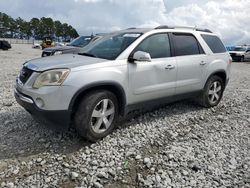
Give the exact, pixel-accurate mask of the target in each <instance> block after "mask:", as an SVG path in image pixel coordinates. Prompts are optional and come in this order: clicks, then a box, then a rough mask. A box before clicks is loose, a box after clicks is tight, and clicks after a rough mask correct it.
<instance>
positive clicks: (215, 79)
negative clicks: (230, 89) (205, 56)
mask: <svg viewBox="0 0 250 188" xmlns="http://www.w3.org/2000/svg"><path fill="white" fill-rule="evenodd" d="M223 92H224V83H223V80H222V79H221V78H220V77H219V76H212V77H210V78H209V79H208V81H207V83H206V85H205V87H204V90H203V92H202V94H201V97H200V104H201V105H202V106H204V107H207V108H209V107H214V106H217V105H218V104H219V102H220V101H221V98H222V96H223Z"/></svg>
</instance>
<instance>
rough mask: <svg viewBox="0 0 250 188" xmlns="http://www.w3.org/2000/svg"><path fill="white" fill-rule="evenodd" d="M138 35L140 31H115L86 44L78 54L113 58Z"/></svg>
mask: <svg viewBox="0 0 250 188" xmlns="http://www.w3.org/2000/svg"><path fill="white" fill-rule="evenodd" d="M140 36H141V33H119V34H117V33H116V34H113V35H108V36H104V37H102V38H101V39H99V40H97V41H95V42H93V43H91V44H89V45H88V46H86V47H85V48H84V50H82V52H81V53H79V54H80V55H86V56H91V57H98V58H102V59H108V60H114V59H116V58H117V57H118V56H119V55H120V54H121V53H122V52H123V51H124V50H125V49H127V47H128V46H129V45H130V44H132V43H133V42H134V41H135V40H136V39H137V38H139V37H140Z"/></svg>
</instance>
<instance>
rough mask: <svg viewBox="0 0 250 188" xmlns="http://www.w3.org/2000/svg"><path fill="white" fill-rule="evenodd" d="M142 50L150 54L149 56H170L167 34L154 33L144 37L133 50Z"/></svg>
mask: <svg viewBox="0 0 250 188" xmlns="http://www.w3.org/2000/svg"><path fill="white" fill-rule="evenodd" d="M134 51H135V52H136V51H143V52H147V53H149V54H150V56H151V58H163V57H170V56H171V53H170V44H169V38H168V35H167V34H156V35H152V36H150V37H148V38H146V39H145V40H144V41H142V43H141V44H139V46H137V48H136V49H135V50H134Z"/></svg>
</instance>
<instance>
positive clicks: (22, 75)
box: [19, 67, 33, 84]
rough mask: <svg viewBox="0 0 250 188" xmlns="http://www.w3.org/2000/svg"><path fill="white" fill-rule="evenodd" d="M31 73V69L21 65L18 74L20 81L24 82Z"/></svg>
mask: <svg viewBox="0 0 250 188" xmlns="http://www.w3.org/2000/svg"><path fill="white" fill-rule="evenodd" d="M32 73H33V70H30V69H28V68H27V67H23V68H22V70H21V71H20V74H19V79H20V81H21V82H22V83H23V84H25V83H26V82H27V80H28V79H29V78H30V76H31V75H32Z"/></svg>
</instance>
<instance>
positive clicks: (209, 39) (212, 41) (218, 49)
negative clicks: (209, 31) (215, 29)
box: [201, 35, 226, 53]
mask: <svg viewBox="0 0 250 188" xmlns="http://www.w3.org/2000/svg"><path fill="white" fill-rule="evenodd" d="M201 36H202V38H203V39H204V40H205V42H206V43H207V45H208V46H209V48H210V49H211V50H212V52H213V53H223V52H226V48H225V46H224V45H223V43H222V42H221V40H220V39H219V37H217V36H212V35H201Z"/></svg>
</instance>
